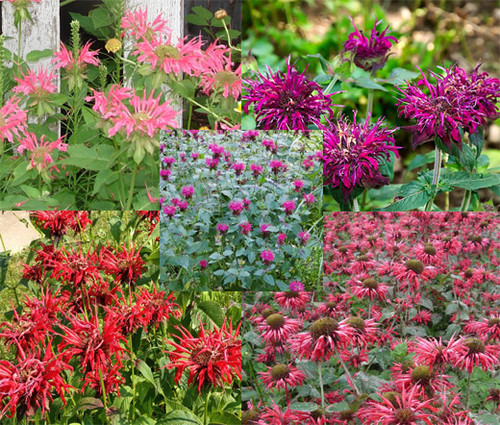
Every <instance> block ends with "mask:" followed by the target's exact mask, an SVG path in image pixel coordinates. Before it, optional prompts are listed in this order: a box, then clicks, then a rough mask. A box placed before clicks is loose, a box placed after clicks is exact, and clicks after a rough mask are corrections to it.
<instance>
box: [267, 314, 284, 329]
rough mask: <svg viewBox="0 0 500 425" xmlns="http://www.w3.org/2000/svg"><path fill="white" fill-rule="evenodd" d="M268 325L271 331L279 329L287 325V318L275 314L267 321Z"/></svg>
mask: <svg viewBox="0 0 500 425" xmlns="http://www.w3.org/2000/svg"><path fill="white" fill-rule="evenodd" d="M266 323H267V325H268V326H269V327H270V328H271V329H279V328H281V327H282V326H283V325H284V324H285V317H284V316H283V315H282V314H279V313H274V314H271V315H270V316H269V317H268V318H267V319H266Z"/></svg>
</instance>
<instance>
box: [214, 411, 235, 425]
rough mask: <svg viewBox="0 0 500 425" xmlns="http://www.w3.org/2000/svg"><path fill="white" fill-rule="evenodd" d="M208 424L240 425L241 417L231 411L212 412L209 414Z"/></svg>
mask: <svg viewBox="0 0 500 425" xmlns="http://www.w3.org/2000/svg"><path fill="white" fill-rule="evenodd" d="M210 424H214V425H215V424H220V425H241V419H240V418H238V416H236V415H233V414H232V413H228V412H224V413H214V414H213V415H211V416H210Z"/></svg>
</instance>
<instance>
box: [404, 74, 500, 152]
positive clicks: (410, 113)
mask: <svg viewBox="0 0 500 425" xmlns="http://www.w3.org/2000/svg"><path fill="white" fill-rule="evenodd" d="M478 67H479V66H478ZM478 67H476V68H475V69H474V71H473V73H472V74H471V75H470V76H468V75H467V73H466V72H465V71H464V70H463V69H462V68H460V67H457V66H453V67H450V68H449V69H447V68H444V71H445V72H446V75H444V76H442V75H438V74H436V73H433V72H431V75H432V77H434V78H435V79H436V83H435V84H434V85H433V84H431V83H430V82H429V81H428V80H427V78H426V77H425V75H424V74H423V72H422V71H420V72H422V79H421V80H419V81H417V83H416V85H412V84H408V86H407V87H406V88H404V89H401V88H398V90H399V91H400V92H401V93H402V94H403V96H404V97H403V98H401V99H399V101H398V103H397V104H396V105H397V106H398V112H399V115H400V116H404V117H405V118H413V119H415V120H416V121H417V124H415V125H412V126H408V127H406V129H407V130H408V131H410V132H411V133H412V134H413V137H412V144H413V148H415V147H416V146H418V145H420V144H422V143H425V142H427V141H429V140H433V139H435V138H436V137H439V138H440V139H441V140H442V141H443V143H444V144H445V145H446V146H447V147H448V148H449V149H451V147H452V145H453V144H455V145H456V146H457V148H458V149H459V150H461V149H462V135H461V134H460V129H463V130H464V131H467V132H469V134H471V133H474V132H476V131H477V129H478V127H481V126H484V124H485V123H486V119H487V118H495V117H496V116H497V115H498V109H497V108H496V105H495V103H496V102H497V99H498V98H499V97H500V81H499V80H498V79H496V78H488V74H487V73H486V72H483V73H480V74H478V72H477V70H478ZM423 87H425V88H427V90H426V91H424V89H423Z"/></svg>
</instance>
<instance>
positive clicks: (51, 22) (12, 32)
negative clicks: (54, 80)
mask: <svg viewBox="0 0 500 425" xmlns="http://www.w3.org/2000/svg"><path fill="white" fill-rule="evenodd" d="M28 10H29V12H30V13H31V17H32V18H33V23H31V22H30V21H24V22H23V24H22V30H21V34H22V38H21V57H22V58H24V59H26V55H27V54H28V53H29V52H31V51H33V50H45V49H51V50H58V49H59V28H60V18H59V1H58V0H57V1H56V0H50V1H42V2H41V3H40V4H38V3H32V4H31V5H30V6H28ZM2 31H3V34H4V35H5V36H6V37H12V38H10V39H7V40H6V42H5V47H6V48H7V49H9V50H10V51H11V52H13V53H15V54H17V49H18V46H17V40H18V30H17V28H16V27H15V26H14V7H13V5H12V4H11V3H9V2H5V1H4V2H2ZM50 60H51V58H46V59H41V60H40V61H38V62H37V63H36V64H33V63H30V66H31V67H32V68H34V69H36V68H38V66H40V65H42V66H44V67H49V68H50ZM33 65H35V66H33Z"/></svg>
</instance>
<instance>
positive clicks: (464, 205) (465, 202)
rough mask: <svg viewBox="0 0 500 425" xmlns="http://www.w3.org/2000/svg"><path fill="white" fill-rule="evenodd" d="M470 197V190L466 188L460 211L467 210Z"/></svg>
mask: <svg viewBox="0 0 500 425" xmlns="http://www.w3.org/2000/svg"><path fill="white" fill-rule="evenodd" d="M471 198H472V191H471V190H469V189H467V190H466V191H465V193H464V199H463V201H462V206H461V207H460V211H468V210H469V205H470V200H471Z"/></svg>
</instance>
